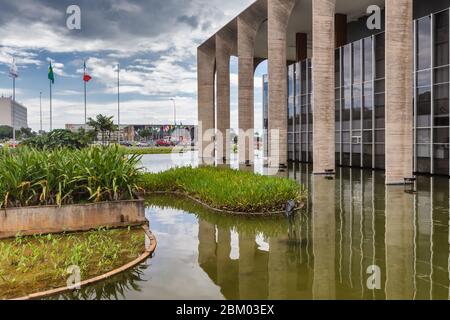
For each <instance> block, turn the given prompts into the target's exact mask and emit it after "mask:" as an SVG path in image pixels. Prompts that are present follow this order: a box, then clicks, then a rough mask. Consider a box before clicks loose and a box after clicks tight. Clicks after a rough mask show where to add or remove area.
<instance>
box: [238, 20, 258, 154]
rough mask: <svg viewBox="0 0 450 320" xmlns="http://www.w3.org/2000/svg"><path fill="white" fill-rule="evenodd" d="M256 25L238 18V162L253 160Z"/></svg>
mask: <svg viewBox="0 0 450 320" xmlns="http://www.w3.org/2000/svg"><path fill="white" fill-rule="evenodd" d="M257 31H258V30H257V29H256V26H254V25H252V24H251V21H249V20H248V19H246V18H245V17H239V18H238V58H239V89H238V90H239V111H238V114H239V162H240V163H251V162H253V154H254V150H253V135H254V102H253V100H254V98H253V96H254V80H253V78H254V46H255V37H256V32H257Z"/></svg>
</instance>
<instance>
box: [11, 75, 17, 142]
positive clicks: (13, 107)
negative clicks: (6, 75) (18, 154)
mask: <svg viewBox="0 0 450 320" xmlns="http://www.w3.org/2000/svg"><path fill="white" fill-rule="evenodd" d="M12 78H13V103H12V106H11V113H12V116H11V122H12V128H13V146H14V148H15V147H16V122H15V121H14V120H15V119H14V118H15V116H14V109H15V108H16V77H15V76H13V77H12Z"/></svg>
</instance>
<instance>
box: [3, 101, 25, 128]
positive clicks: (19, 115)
mask: <svg viewBox="0 0 450 320" xmlns="http://www.w3.org/2000/svg"><path fill="white" fill-rule="evenodd" d="M13 111H14V127H15V128H16V129H17V130H19V129H21V128H28V111H27V108H26V107H24V106H23V105H21V104H20V103H18V102H17V101H15V102H14V101H13V100H12V98H11V97H0V126H9V127H12V126H13Z"/></svg>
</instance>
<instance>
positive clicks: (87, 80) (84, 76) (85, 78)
mask: <svg viewBox="0 0 450 320" xmlns="http://www.w3.org/2000/svg"><path fill="white" fill-rule="evenodd" d="M91 79H92V77H91V76H90V75H89V74H88V73H86V62H85V63H84V74H83V81H84V82H89V81H90V80H91Z"/></svg>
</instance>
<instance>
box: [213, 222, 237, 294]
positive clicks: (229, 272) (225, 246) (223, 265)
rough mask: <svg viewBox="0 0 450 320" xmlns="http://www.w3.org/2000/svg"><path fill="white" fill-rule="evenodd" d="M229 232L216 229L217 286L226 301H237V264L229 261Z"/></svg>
mask: <svg viewBox="0 0 450 320" xmlns="http://www.w3.org/2000/svg"><path fill="white" fill-rule="evenodd" d="M230 253H231V232H230V229H228V228H221V227H218V231H217V284H218V285H219V286H220V288H221V292H222V294H223V295H224V296H225V298H226V299H238V298H239V295H238V288H239V283H238V281H239V278H238V263H237V261H232V260H231V259H230Z"/></svg>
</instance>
